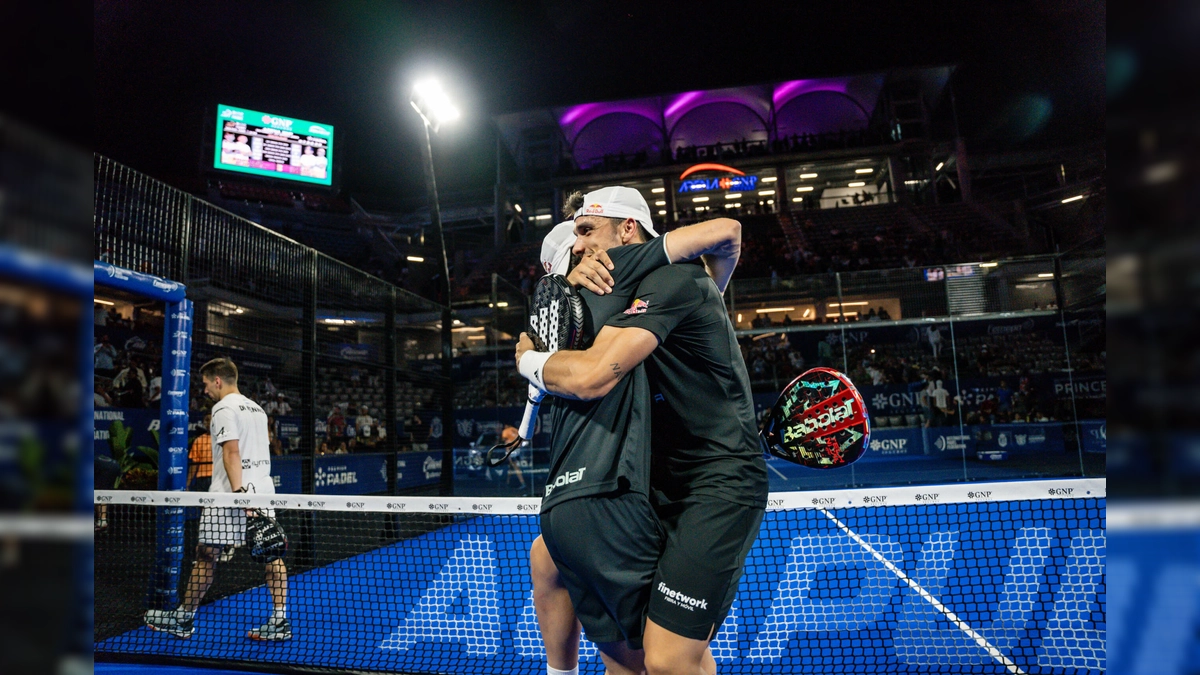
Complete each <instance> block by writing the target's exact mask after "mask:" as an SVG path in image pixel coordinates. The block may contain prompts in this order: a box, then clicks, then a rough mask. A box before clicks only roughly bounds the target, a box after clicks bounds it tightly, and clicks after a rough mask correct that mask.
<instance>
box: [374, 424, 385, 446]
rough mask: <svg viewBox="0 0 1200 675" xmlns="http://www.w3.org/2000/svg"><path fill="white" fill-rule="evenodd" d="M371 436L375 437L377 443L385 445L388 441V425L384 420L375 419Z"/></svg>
mask: <svg viewBox="0 0 1200 675" xmlns="http://www.w3.org/2000/svg"><path fill="white" fill-rule="evenodd" d="M371 437H372V438H374V439H375V444H376V445H384V444H386V442H387V426H386V425H385V424H384V423H383V420H375V425H374V428H373V429H372V430H371Z"/></svg>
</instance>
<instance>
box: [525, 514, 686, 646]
mask: <svg viewBox="0 0 1200 675" xmlns="http://www.w3.org/2000/svg"><path fill="white" fill-rule="evenodd" d="M542 539H543V540H544V541H545V542H546V548H547V549H548V550H549V551H550V557H551V558H553V559H554V563H555V565H556V566H557V567H558V574H559V577H560V578H561V579H562V583H563V585H564V586H566V588H567V591H568V592H569V593H570V594H571V603H572V604H573V605H575V615H576V616H578V617H579V622H580V623H582V624H583V629H584V632H585V633H586V634H587V639H588V640H591V641H592V642H597V643H599V642H619V641H622V640H624V641H626V642H627V644H628V645H629V647H630V648H631V649H641V648H642V631H643V630H644V629H645V624H646V609H647V606H648V603H649V601H650V582H651V581H652V580H653V579H654V574H655V570H656V569H657V568H658V558H659V553H660V552H661V551H662V547H663V542H664V539H663V531H662V527H661V526H660V525H659V522H658V518H657V517H656V516H655V515H654V509H653V508H652V507H651V506H650V500H649V498H648V497H646V495H642V494H637V493H634V492H619V493H609V494H605V495H594V496H588V497H579V498H577V499H571V500H569V501H565V502H562V503H560V504H556V505H554V506H553V507H552V508H551V509H550V510H549V511H544V512H543V513H542Z"/></svg>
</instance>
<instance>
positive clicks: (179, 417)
mask: <svg viewBox="0 0 1200 675" xmlns="http://www.w3.org/2000/svg"><path fill="white" fill-rule="evenodd" d="M192 311H193V310H192V302H191V301H190V300H187V299H183V300H179V301H176V302H170V301H169V302H167V304H166V311H165V316H166V320H165V321H164V322H163V324H164V326H163V360H162V382H163V388H162V406H161V408H160V412H159V425H158V429H159V431H158V433H159V437H158V441H159V442H158V447H159V450H158V489H160V490H183V489H184V488H186V487H187V450H188V447H187V441H188V391H189V386H190V383H191V375H190V369H189V364H190V361H191V356H192ZM183 530H184V510H183V507H181V506H168V507H165V508H163V510H162V513H161V514H159V518H158V532H157V546H156V547H155V550H156V553H155V565H154V570H155V572H154V597H153V598H152V604H153V605H154V606H155V607H159V608H162V609H170V608H173V607H175V606H176V605H178V604H179V590H178V589H179V577H180V570H181V569H182V566H183Z"/></svg>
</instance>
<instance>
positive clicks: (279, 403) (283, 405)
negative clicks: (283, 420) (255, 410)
mask: <svg viewBox="0 0 1200 675" xmlns="http://www.w3.org/2000/svg"><path fill="white" fill-rule="evenodd" d="M264 407H265V408H266V413H267V415H270V416H276V417H282V416H285V415H291V414H292V406H291V405H289V404H288V402H287V396H286V395H284V393H283V392H282V391H280V392H276V394H275V400H273V401H267V405H266V406H264Z"/></svg>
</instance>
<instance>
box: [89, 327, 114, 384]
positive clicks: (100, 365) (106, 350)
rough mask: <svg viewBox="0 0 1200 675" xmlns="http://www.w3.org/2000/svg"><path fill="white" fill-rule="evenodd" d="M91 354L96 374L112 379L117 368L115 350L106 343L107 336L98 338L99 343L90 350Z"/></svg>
mask: <svg viewBox="0 0 1200 675" xmlns="http://www.w3.org/2000/svg"><path fill="white" fill-rule="evenodd" d="M92 354H93V361H92V365H93V367H94V368H95V371H96V374H97V375H104V376H106V377H112V375H113V373H114V372H116V368H117V366H116V360H117V348H116V347H114V346H112V343H110V342H109V341H108V335H101V336H100V343H99V344H97V345H96V346H95V348H94V349H93V350H92Z"/></svg>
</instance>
